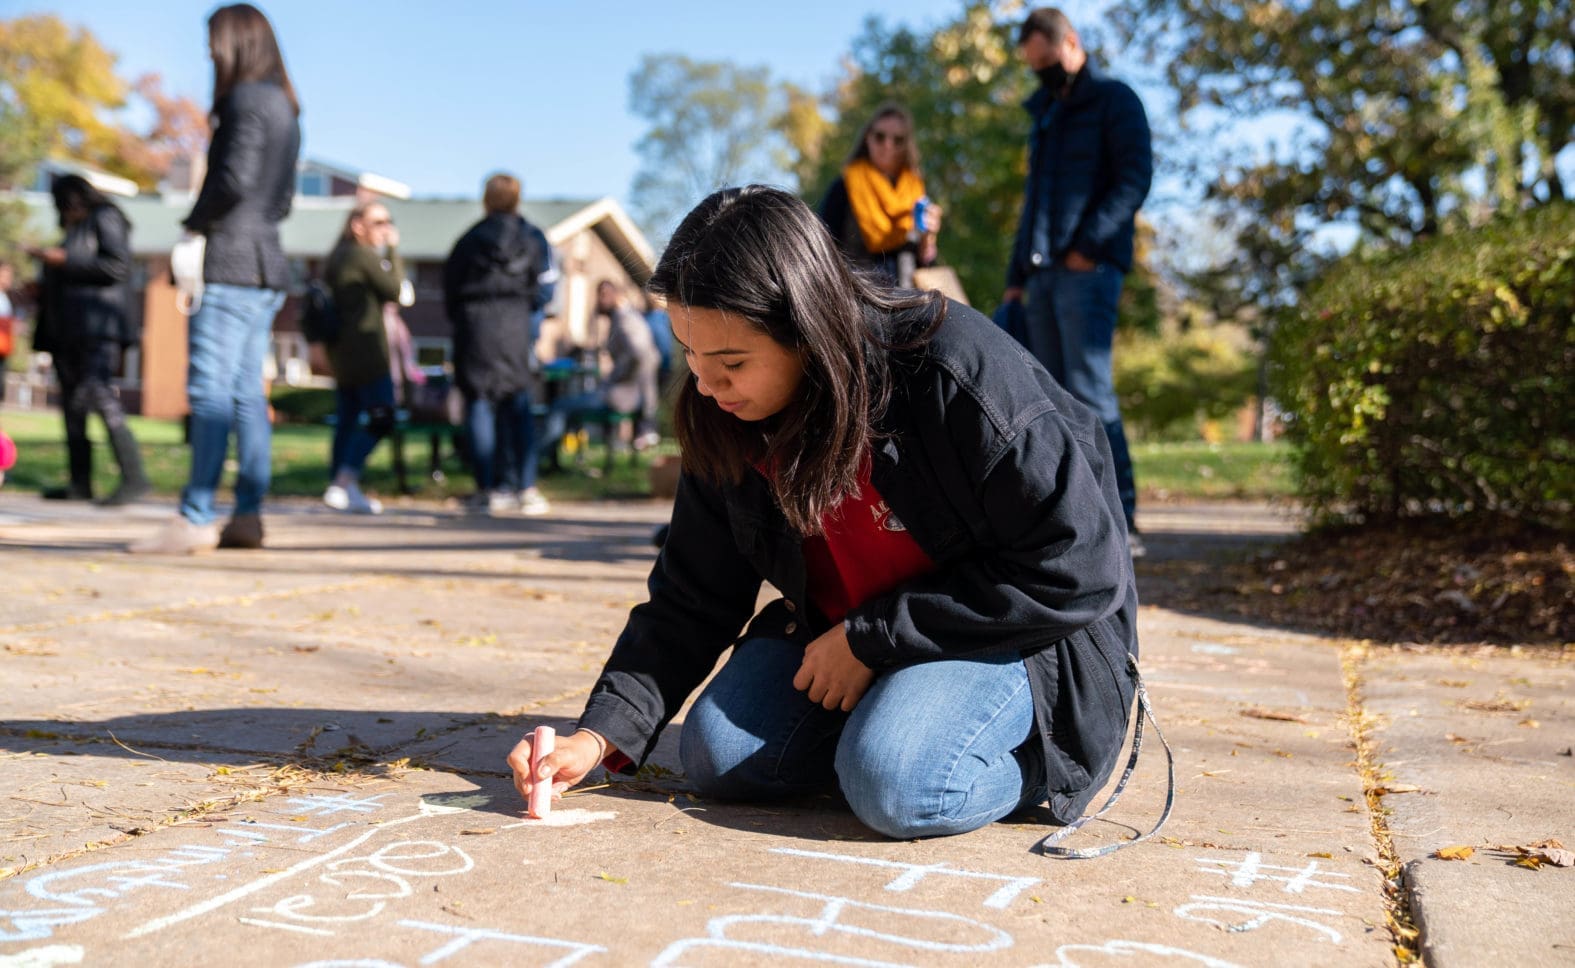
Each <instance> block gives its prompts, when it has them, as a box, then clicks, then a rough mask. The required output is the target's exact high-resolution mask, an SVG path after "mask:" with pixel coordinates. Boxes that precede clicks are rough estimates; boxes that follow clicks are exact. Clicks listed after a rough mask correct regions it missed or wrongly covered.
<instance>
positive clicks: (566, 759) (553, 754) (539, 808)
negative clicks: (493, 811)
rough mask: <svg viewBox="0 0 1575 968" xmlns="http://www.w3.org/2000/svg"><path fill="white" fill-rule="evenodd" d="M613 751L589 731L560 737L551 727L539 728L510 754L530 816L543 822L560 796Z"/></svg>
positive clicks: (520, 791) (517, 782)
mask: <svg viewBox="0 0 1575 968" xmlns="http://www.w3.org/2000/svg"><path fill="white" fill-rule="evenodd" d="M611 752H613V749H612V747H611V745H610V744H609V743H608V742H607V741H606V740H604V739H602V738H601V737H600V736H598V735H596V734H595V733H593V732H590V731H589V730H584V729H582V730H578V731H576V732H575V733H573V734H572V735H569V736H564V737H559V736H557V735H556V733H554V731H553V729H552V727H551V726H538V727H536V729H534V730H532V731H531V733H530V734H529V735H528V736H526V737H525V738H524V739H522V740H520V741H519V743H518V745H516V746H515V747H514V750H513V752H511V753H509V768H510V769H512V770H513V771H514V789H516V790H518V791H519V794H520V798H521V799H523V800H524V801H525V803H526V805H527V807H528V810H529V813H530V815H531V816H532V817H536V818H537V819H541V818H543V817H546V816H547V814H548V812H549V811H550V810H551V809H552V798H553V797H554V796H555V795H556V794H559V793H562V792H563V791H564V790H567V789H568V788H569V787H571V786H574V785H575V784H576V783H579V782H580V781H581V780H583V779H585V775H586V774H587V773H590V772H591V771H592V770H594V769H595V768H596V765H597V764H598V763H600V762H601V761H602V760H603V759H605V758H606V757H607V755H608V754H610V753H611ZM544 769H545V770H546V773H547V776H546V777H545V778H544V777H543V776H542V772H543V770H544Z"/></svg>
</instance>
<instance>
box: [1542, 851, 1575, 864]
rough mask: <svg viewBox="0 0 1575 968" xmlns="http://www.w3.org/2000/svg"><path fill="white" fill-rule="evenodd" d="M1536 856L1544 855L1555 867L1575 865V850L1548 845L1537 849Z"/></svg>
mask: <svg viewBox="0 0 1575 968" xmlns="http://www.w3.org/2000/svg"><path fill="white" fill-rule="evenodd" d="M1534 856H1538V857H1542V858H1543V859H1545V860H1546V861H1547V862H1548V863H1550V864H1552V865H1553V866H1554V867H1575V850H1563V849H1561V848H1558V847H1547V848H1544V849H1542V850H1539V851H1537V853H1536V854H1535V855H1534Z"/></svg>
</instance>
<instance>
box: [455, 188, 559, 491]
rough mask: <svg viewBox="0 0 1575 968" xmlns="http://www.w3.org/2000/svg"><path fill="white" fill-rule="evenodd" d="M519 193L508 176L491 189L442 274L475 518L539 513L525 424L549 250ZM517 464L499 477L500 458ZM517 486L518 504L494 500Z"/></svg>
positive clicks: (529, 423)
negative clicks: (504, 484) (504, 485)
mask: <svg viewBox="0 0 1575 968" xmlns="http://www.w3.org/2000/svg"><path fill="white" fill-rule="evenodd" d="M519 202H520V183H519V179H517V178H515V177H514V176H512V175H507V174H496V175H493V176H492V177H491V178H489V179H487V185H486V189H485V192H484V193H483V196H482V205H483V207H484V208H485V209H486V213H487V215H486V217H485V218H483V219H482V220H481V221H480V222H477V223H476V224H475V225H473V226H471V227H470V229H469V230H468V231H467V232H466V233H465V234H464V235H462V236H460V239H459V241H458V242H456V243H455V244H454V250H453V251H452V252H450V253H449V257H448V262H447V263H446V264H445V265H444V267H443V304H444V308H445V309H446V310H447V312H448V319H449V323H450V325H452V326H453V327H454V377H455V382H456V383H457V384H458V386H459V389H460V392H461V393H462V394H463V395H464V398H465V431H466V435H467V436H468V437H469V441H470V452H471V464H472V470H473V472H474V473H475V476H476V494H475V496H474V497H473V498H472V502H473V504H474V505H475V506H476V507H477V509H478V510H487V509H491V510H503V509H505V508H507V507H513V506H517V505H518V504H519V503H520V502H526V503H528V504H529V507H528V508H527V510H529V511H532V512H534V513H540V511H541V510H545V507H544V504H545V502H544V501H542V499H541V497H540V493H539V492H538V491H537V490H536V458H537V452H538V448H537V441H536V427H535V418H534V417H533V416H532V414H531V390H532V388H533V387H534V385H535V382H536V370H537V362H536V353H535V333H534V332H532V317H533V316H534V315H535V313H536V310H537V309H539V308H540V305H541V287H540V281H541V276H542V274H543V273H544V272H546V271H547V268H548V258H549V254H548V253H549V250H548V245H547V238H546V236H545V235H543V234H542V231H541V230H540V229H538V228H537V227H536V226H534V225H532V224H531V223H530V222H528V221H526V220H525V218H524V216H522V215H520V214H519ZM500 454H502V455H506V456H507V457H508V459H510V460H515V461H518V462H519V467H518V468H517V473H515V474H509V473H504V472H503V471H502V469H501V468H500V467H499V466H498V463H499V462H498V457H499V455H500ZM503 480H511V481H518V482H519V487H520V489H521V490H520V492H519V494H518V495H513V494H503V493H498V492H496V488H497V487H498V486H499V484H500V482H501V481H503Z"/></svg>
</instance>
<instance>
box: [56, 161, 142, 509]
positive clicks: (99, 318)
mask: <svg viewBox="0 0 1575 968" xmlns="http://www.w3.org/2000/svg"><path fill="white" fill-rule="evenodd" d="M50 193H51V194H52V195H53V196H54V199H55V210H56V211H57V212H58V213H59V214H60V227H61V228H62V229H64V230H65V233H66V234H65V238H64V239H62V240H61V243H60V245H59V246H57V247H55V248H51V249H40V250H35V252H34V255H35V256H37V258H38V259H39V261H40V262H42V263H43V277H42V285H41V286H40V292H39V301H38V325H37V327H36V329H35V330H34V334H33V348H34V349H36V350H43V351H45V352H47V353H49V354H50V357H51V358H52V359H53V360H54V365H55V378H56V379H57V380H58V381H59V382H60V406H61V412H62V414H63V416H64V417H65V423H66V462H67V469H68V470H69V472H70V475H71V478H70V482H69V483H67V484H65V485H64V486H61V487H52V488H48V489H47V490H45V491H44V497H45V498H48V499H50V500H73V501H88V500H92V498H93V445H92V443H90V442H89V441H88V435H87V423H88V415H89V414H93V413H96V414H98V415H99V417H100V419H102V420H103V421H104V426H105V428H106V429H107V430H108V431H109V442H110V448H111V449H112V450H113V451H114V453H115V460H116V461H117V462H118V463H119V464H120V476H121V480H120V486H119V487H117V488H116V489H115V491H114V493H112V494H111V495H110V496H109V497H107V498H105V499H104V501H103V503H104V504H107V505H119V504H125V503H127V502H129V501H133V500H136V499H137V498H138V497H141V496H142V495H143V494H146V493H147V491H148V479H147V476H146V475H145V474H144V473H143V470H142V455H141V453H140V452H139V451H138V449H137V440H136V438H135V437H134V436H132V433H131V428H130V427H129V426H127V424H126V412H125V411H124V410H123V409H121V406H120V398H119V397H117V396H116V395H115V391H114V389H113V388H112V387H111V386H110V381H111V380H112V379H114V375H115V371H116V370H118V369H119V368H120V353H121V350H122V349H123V348H124V347H126V346H129V345H131V344H133V343H135V342H136V341H137V333H136V328H135V326H134V325H133V324H132V321H131V318H130V317H129V316H128V314H127V312H126V309H127V305H128V303H129V302H130V294H129V292H128V290H129V289H130V287H129V286H128V285H127V280H128V279H130V277H131V245H130V237H131V223H130V222H129V221H127V220H126V216H125V213H123V212H122V211H121V210H120V209H119V208H116V207H115V205H113V204H112V203H111V202H110V201H109V199H107V198H105V197H104V196H103V194H102V193H100V192H99V190H98V189H96V188H94V187H93V186H92V185H91V184H89V183H88V181H87V179H85V178H83V177H82V176H80V175H62V176H61V177H59V178H56V179H55V180H54V183H53V184H51V185H50Z"/></svg>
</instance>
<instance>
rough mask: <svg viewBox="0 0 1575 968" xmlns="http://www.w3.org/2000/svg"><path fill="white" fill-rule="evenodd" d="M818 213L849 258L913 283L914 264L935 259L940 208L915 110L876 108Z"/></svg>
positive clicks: (889, 106)
mask: <svg viewBox="0 0 1575 968" xmlns="http://www.w3.org/2000/svg"><path fill="white" fill-rule="evenodd" d="M921 202H922V203H923V205H922V206H921V205H920V203H921ZM921 209H922V218H923V223H924V224H922V225H920V224H918V219H919V217H920V215H921V211H920V210H921ZM820 219H821V221H822V222H825V223H826V227H827V228H829V229H830V230H831V234H832V236H833V237H834V238H835V239H836V240H837V243H838V245H840V246H841V248H842V251H843V252H844V253H846V255H847V256H848V258H849V260H850V261H852V262H853V263H854V264H855V265H862V266H870V267H873V268H875V269H878V270H880V271H881V272H883V273H885V274H886V275H887V276H889V277H890V278H891V279H892V280H894V281H895V282H896V283H897V285H899V286H912V285H913V270H914V268H915V267H917V266H927V265H929V264H930V263H932V262H934V261H935V256H936V244H935V237H936V234H937V233H938V232H939V230H940V222H941V210H940V208H939V206H936V205H934V204H931V203H930V201H929V199H928V198H926V197H925V194H924V177H923V176H922V175H920V174H919V149H918V146H917V145H916V144H914V140H913V116H912V115H910V114H909V113H908V111H907V109H906V108H904V107H902V106H900V105H897V104H884V105H882V106H881V107H879V108H878V109H876V111H875V116H874V117H873V118H871V119H870V120H869V123H867V124H865V125H864V128H863V130H862V131H860V132H859V137H858V140H857V141H856V142H855V143H854V147H853V152H852V154H850V155H849V156H848V161H847V164H846V165H844V166H843V168H842V176H841V177H840V178H838V179H837V180H836V181H835V182H833V183H832V185H831V187H830V188H829V189H827V191H826V197H825V198H824V199H823V200H822V201H821V203H820Z"/></svg>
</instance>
